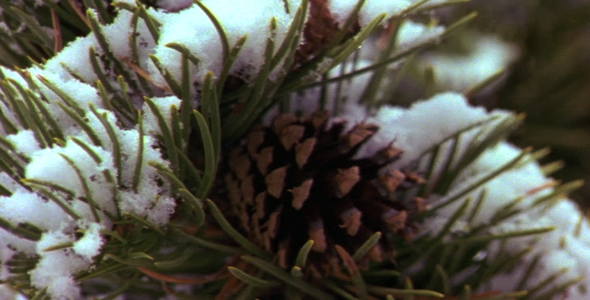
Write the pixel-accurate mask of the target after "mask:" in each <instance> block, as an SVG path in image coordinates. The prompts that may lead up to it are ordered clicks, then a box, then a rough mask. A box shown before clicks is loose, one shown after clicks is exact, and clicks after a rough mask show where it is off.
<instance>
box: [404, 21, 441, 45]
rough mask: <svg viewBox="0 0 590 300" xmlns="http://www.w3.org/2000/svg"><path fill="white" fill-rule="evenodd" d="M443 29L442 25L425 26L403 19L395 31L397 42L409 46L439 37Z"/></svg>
mask: <svg viewBox="0 0 590 300" xmlns="http://www.w3.org/2000/svg"><path fill="white" fill-rule="evenodd" d="M444 31H445V28H444V27H443V26H427V25H424V24H421V23H417V22H414V21H411V20H407V21H404V22H403V23H402V24H401V26H400V28H399V31H398V32H397V44H398V45H399V46H400V47H410V46H414V45H417V44H420V43H421V42H425V41H427V40H430V39H433V38H437V37H440V36H441V35H442V34H443V33H444Z"/></svg>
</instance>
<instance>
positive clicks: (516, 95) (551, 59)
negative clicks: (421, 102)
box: [424, 0, 590, 210]
mask: <svg viewBox="0 0 590 300" xmlns="http://www.w3.org/2000/svg"><path fill="white" fill-rule="evenodd" d="M472 11H476V12H478V17H477V18H476V20H475V21H474V22H473V23H471V24H470V25H469V26H468V28H467V29H463V30H465V31H469V32H462V33H461V34H455V35H453V36H452V37H451V38H450V39H448V40H446V41H444V42H443V43H442V44H441V45H440V47H437V48H436V49H434V50H432V52H433V53H432V54H429V53H426V54H425V55H424V57H425V58H424V61H426V64H427V66H428V67H429V68H430V71H428V70H427V72H426V73H428V72H433V73H434V77H435V79H436V77H437V76H436V74H437V73H439V74H440V73H442V74H445V68H444V66H448V67H449V68H450V67H454V69H455V70H454V73H452V74H446V75H445V76H446V77H447V80H446V81H445V82H440V81H438V82H437V83H436V84H435V85H436V87H435V89H448V88H450V89H454V90H458V91H465V84H466V83H465V82H463V81H461V78H458V79H456V80H454V81H453V80H451V81H449V80H448V78H449V77H453V76H458V77H461V75H462V76H463V77H467V78H474V77H477V76H480V75H482V74H481V73H482V72H488V73H489V74H488V75H487V76H488V77H489V76H490V75H493V72H496V71H497V69H494V68H497V67H498V66H501V65H505V69H504V71H503V72H500V73H499V74H497V75H498V76H496V77H494V78H495V79H494V80H493V82H492V84H491V85H489V86H488V87H487V88H484V89H479V90H477V91H474V92H472V93H469V97H470V101H471V102H472V103H473V104H476V105H484V106H486V107H488V108H490V109H491V108H503V109H507V110H512V111H516V112H519V113H525V114H526V119H525V121H524V125H523V126H521V127H520V128H519V129H518V130H517V131H516V132H515V134H513V135H512V136H511V142H513V143H515V144H517V145H519V146H521V147H526V146H533V147H534V148H535V149H541V148H543V147H547V146H548V147H550V149H551V154H550V155H549V156H548V157H546V158H544V159H543V160H542V162H543V163H548V162H552V161H563V162H564V167H563V168H562V169H560V170H559V171H557V172H555V173H554V174H552V176H553V177H554V178H556V179H560V180H562V181H564V182H567V181H572V180H577V179H584V181H585V183H586V184H585V185H584V186H583V187H582V188H581V189H579V190H578V191H576V192H575V193H574V194H572V195H571V197H572V198H574V200H576V201H577V202H578V203H579V204H580V205H581V206H582V207H583V208H584V209H586V210H588V209H590V1H587V0H517V1H515V0H495V1H488V0H472V1H470V2H468V3H465V4H461V5H459V6H456V7H453V8H445V9H444V13H443V14H442V15H443V17H442V18H441V19H440V20H439V21H440V22H441V23H443V24H445V23H448V22H450V21H452V20H456V19H458V18H459V17H460V16H462V15H466V14H467V13H469V12H472ZM445 18H448V20H445ZM469 52H472V53H471V54H469ZM441 53H443V54H441ZM459 56H462V57H463V59H464V58H465V57H469V58H470V59H471V64H470V65H471V66H469V65H467V64H465V69H462V70H458V69H460V68H457V64H458V60H457V59H456V58H457V57H459ZM474 68H479V69H477V70H475V69H474ZM426 69H428V68H426ZM490 72H491V73H490ZM457 73H459V74H457ZM482 76H483V75H482ZM424 77H428V76H424ZM441 78H443V76H441Z"/></svg>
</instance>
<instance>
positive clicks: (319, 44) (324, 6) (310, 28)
mask: <svg viewBox="0 0 590 300" xmlns="http://www.w3.org/2000/svg"><path fill="white" fill-rule="evenodd" d="M309 6H310V7H309V18H308V19H307V22H306V23H305V28H304V29H303V43H302V44H301V45H300V46H299V49H297V54H296V57H295V67H297V66H298V65H299V64H301V63H303V62H306V61H308V60H310V59H312V58H314V57H315V56H316V55H318V54H319V53H320V52H321V51H322V50H324V49H325V47H326V46H327V45H328V44H329V43H330V42H331V41H332V40H333V39H334V37H335V36H336V34H337V33H338V32H339V31H340V30H341V29H340V28H339V27H338V23H336V21H334V18H333V17H332V14H331V13H330V9H329V8H328V1H327V0H310V2H309ZM340 25H343V24H340ZM359 29H360V27H359V25H358V22H357V23H356V24H355V25H354V26H353V28H352V29H351V30H350V31H349V32H348V33H347V37H351V36H353V35H354V34H355V33H356V32H358V30H359Z"/></svg>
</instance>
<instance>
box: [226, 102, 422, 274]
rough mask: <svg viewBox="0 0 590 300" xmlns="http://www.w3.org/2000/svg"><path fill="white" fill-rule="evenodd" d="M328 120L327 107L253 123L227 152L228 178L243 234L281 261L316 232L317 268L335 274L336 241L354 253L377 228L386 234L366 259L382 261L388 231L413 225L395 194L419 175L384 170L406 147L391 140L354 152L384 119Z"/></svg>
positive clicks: (287, 262) (313, 257)
mask: <svg viewBox="0 0 590 300" xmlns="http://www.w3.org/2000/svg"><path fill="white" fill-rule="evenodd" d="M327 123H328V113H327V112H325V111H323V112H316V113H314V114H313V115H312V116H311V117H310V118H297V117H294V116H293V115H289V114H283V115H280V116H278V117H277V118H276V119H275V120H274V122H273V124H272V125H271V126H259V127H257V128H254V129H253V130H252V131H251V132H250V134H249V135H248V136H247V138H246V140H245V142H244V143H243V145H241V146H239V147H237V148H236V149H234V150H233V151H232V152H231V154H230V155H229V159H228V163H229V168H230V170H231V171H230V172H228V173H227V174H226V177H225V182H226V185H227V191H228V197H229V199H230V200H231V205H232V209H233V212H234V213H235V216H237V218H238V219H239V220H240V223H241V227H242V230H243V231H244V233H245V235H246V236H247V237H248V238H250V239H251V240H252V241H254V242H255V243H256V244H258V245H260V246H261V247H263V248H264V249H266V250H267V251H270V252H272V253H275V254H276V255H277V257H278V260H279V263H280V264H281V265H282V266H283V267H287V266H291V265H292V264H293V263H294V259H295V257H296V255H297V253H298V251H299V249H300V248H301V247H302V246H303V244H304V243H306V242H307V241H308V240H310V239H311V240H313V241H314V245H313V248H312V253H311V254H310V256H309V261H310V263H311V267H312V269H314V268H315V270H316V271H319V272H320V273H329V272H331V270H333V269H334V268H337V266H338V265H340V261H339V257H340V256H339V254H338V253H337V249H336V245H338V246H340V247H341V248H343V249H344V250H346V251H347V252H348V253H350V254H352V253H354V252H355V251H356V250H358V249H359V247H360V246H361V245H362V244H363V243H364V242H365V241H366V240H367V239H368V238H369V237H370V236H371V235H372V234H374V233H375V232H378V231H379V232H382V233H384V234H383V236H382V238H381V240H380V242H379V243H378V244H377V245H376V246H375V247H373V249H372V250H371V251H370V252H369V254H368V257H367V258H365V261H367V260H369V259H370V260H374V261H380V260H381V259H383V258H384V257H389V256H391V255H392V254H393V247H392V246H391V243H390V242H389V241H388V238H387V235H388V234H398V235H402V236H404V235H406V234H407V233H408V231H410V227H411V224H410V223H409V221H408V214H409V213H410V212H409V209H408V207H407V206H406V205H405V204H403V203H401V202H400V201H395V200H392V199H391V197H390V196H391V195H392V193H393V192H394V191H396V190H397V189H398V188H400V187H404V186H413V185H414V184H413V183H414V182H416V181H417V180H419V178H416V177H413V176H406V173H404V172H402V171H399V170H390V171H386V172H379V171H380V169H382V167H383V166H385V165H387V164H389V163H391V162H392V161H394V160H395V159H397V158H398V157H399V156H400V155H401V153H402V151H401V150H399V149H397V148H394V147H392V146H388V147H385V148H383V149H381V151H378V153H376V154H375V155H374V156H373V157H371V158H367V159H353V156H354V154H355V153H356V152H357V150H358V149H359V147H360V146H361V145H362V144H363V143H365V142H366V141H367V140H369V139H370V138H371V137H372V136H373V135H374V134H375V133H376V132H377V130H378V126H376V125H373V124H358V125H356V126H354V127H353V128H352V129H350V130H349V131H347V132H345V133H344V130H345V124H344V122H339V123H338V122H337V123H335V124H333V125H332V126H331V127H330V128H327V127H328V125H327ZM343 133H344V134H343ZM412 211H414V210H413V209H412ZM316 274H318V272H316Z"/></svg>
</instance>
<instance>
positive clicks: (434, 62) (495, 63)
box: [423, 33, 518, 91]
mask: <svg viewBox="0 0 590 300" xmlns="http://www.w3.org/2000/svg"><path fill="white" fill-rule="evenodd" d="M468 38H469V39H470V40H469V42H468V43H469V45H470V47H469V49H468V50H467V51H468V54H464V53H462V54H446V53H432V54H428V55H426V56H425V57H424V58H423V64H424V66H429V67H432V68H433V70H434V75H435V80H436V83H437V85H438V86H439V89H443V90H454V91H467V90H468V89H469V88H471V87H473V86H475V85H477V84H479V83H481V82H483V81H485V80H486V79H488V78H490V77H491V76H493V75H495V74H496V73H497V72H499V71H502V70H503V69H505V68H506V67H508V65H510V64H511V63H512V62H514V61H515V60H516V58H517V57H518V50H517V47H516V46H515V45H512V44H509V43H507V42H505V41H503V40H501V39H499V38H498V37H496V36H493V35H486V34H482V33H472V34H470V35H469V36H468Z"/></svg>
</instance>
